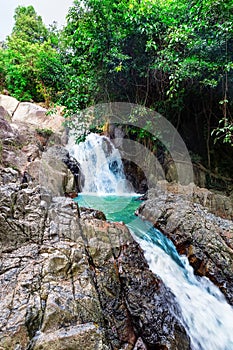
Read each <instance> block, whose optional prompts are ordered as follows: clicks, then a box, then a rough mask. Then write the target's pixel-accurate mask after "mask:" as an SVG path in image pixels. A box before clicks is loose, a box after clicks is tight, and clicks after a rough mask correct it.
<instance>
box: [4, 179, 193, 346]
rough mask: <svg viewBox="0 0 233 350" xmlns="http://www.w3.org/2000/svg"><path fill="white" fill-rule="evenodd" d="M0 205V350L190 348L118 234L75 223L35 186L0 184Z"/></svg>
mask: <svg viewBox="0 0 233 350" xmlns="http://www.w3.org/2000/svg"><path fill="white" fill-rule="evenodd" d="M0 198H1V202H0V210H1V216H0V232H1V235H0V239H1V244H2V253H1V274H0V283H1V287H2V290H1V299H0V308H1V310H2V312H1V315H0V348H2V349H4V350H13V349H14V350H15V349H16V348H17V347H18V349H21V350H22V349H25V350H26V349H29V348H30V349H37V350H39V349H48V348H49V349H51V350H52V349H54V350H55V349H56V350H57V349H59V350H63V349H64V350H65V349H90V350H92V349H93V350H94V349H106V350H107V349H121V350H123V349H127V350H131V349H133V348H134V347H135V346H136V345H135V344H138V343H139V344H140V342H139V340H138V338H139V337H141V339H142V341H141V343H142V342H143V343H144V345H143V346H144V349H145V348H148V349H150V348H151V349H152V348H163V347H164V348H166V347H167V348H169V349H171V350H177V349H180V350H185V349H190V342H189V338H188V336H187V334H186V332H185V330H184V328H183V326H182V324H181V322H180V321H179V319H180V310H179V307H178V306H176V303H175V299H174V296H173V295H172V293H171V292H170V291H169V290H168V289H167V288H166V287H165V286H164V284H163V282H162V281H161V280H160V279H159V278H158V277H157V276H155V275H153V274H152V273H151V272H150V270H149V268H148V265H147V263H146V261H145V259H144V256H143V253H142V251H141V249H140V248H139V246H138V244H137V243H136V242H135V241H134V240H133V238H132V236H131V235H130V233H129V231H128V229H127V227H126V226H125V225H122V224H120V223H115V224H114V223H109V222H106V221H101V220H97V219H92V220H90V218H86V219H81V218H80V217H79V210H78V207H77V205H76V204H75V203H74V202H73V201H72V200H71V199H69V198H64V197H57V198H52V197H51V196H50V195H49V194H48V193H47V194H46V193H45V192H43V191H40V189H39V188H38V187H36V188H21V187H20V186H19V185H17V184H11V185H8V186H7V185H5V186H2V187H1V195H0ZM143 324H144V325H143ZM138 346H139V345H137V347H138Z"/></svg>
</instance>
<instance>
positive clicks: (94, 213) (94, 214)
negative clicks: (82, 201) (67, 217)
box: [79, 207, 106, 221]
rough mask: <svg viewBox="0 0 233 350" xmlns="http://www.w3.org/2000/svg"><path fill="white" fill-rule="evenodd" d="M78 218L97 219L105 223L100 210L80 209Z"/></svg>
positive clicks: (104, 217)
mask: <svg viewBox="0 0 233 350" xmlns="http://www.w3.org/2000/svg"><path fill="white" fill-rule="evenodd" d="M79 210H80V216H81V218H82V219H99V220H103V221H106V216H105V215H104V213H103V212H102V211H100V210H96V209H91V208H84V207H80V208H79Z"/></svg>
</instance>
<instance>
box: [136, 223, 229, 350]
mask: <svg viewBox="0 0 233 350" xmlns="http://www.w3.org/2000/svg"><path fill="white" fill-rule="evenodd" d="M143 227H144V229H143ZM147 229H148V226H147V227H146V226H145V225H144V223H141V224H140V227H139V230H140V231H141V232H140V237H143V235H145V232H146V230H147ZM131 230H132V231H133V232H135V233H136V235H134V237H135V239H136V241H138V243H139V244H140V246H141V247H142V249H143V251H144V255H145V258H146V260H147V262H148V264H149V266H150V269H151V270H152V272H154V273H155V274H157V275H158V276H159V277H160V278H161V279H162V280H163V282H164V283H165V285H166V286H167V287H169V288H170V289H171V291H172V292H173V294H174V295H175V297H176V300H177V302H178V304H179V305H180V308H181V311H182V316H183V320H184V326H185V328H186V330H187V331H188V334H189V335H190V338H191V342H192V348H193V349H194V350H232V349H233V308H232V307H231V306H230V305H229V304H228V303H227V301H226V300H225V297H224V296H223V294H222V293H221V292H220V290H219V289H218V288H217V287H216V286H215V285H214V284H213V283H212V282H211V281H210V280H209V279H207V278H205V277H201V278H200V277H197V276H195V275H194V273H193V269H192V267H191V266H190V265H189V262H188V259H187V258H186V257H184V256H182V257H178V255H177V258H179V259H180V262H181V264H177V261H175V260H174V259H172V258H171V255H168V254H167V253H166V252H165V251H164V250H163V249H161V248H160V247H158V246H157V245H156V244H155V243H153V242H152V241H150V239H149V240H144V239H142V238H139V234H138V233H139V231H138V227H137V228H136V227H135V228H134V229H133V228H132V227H131ZM160 234H161V233H160ZM149 235H150V233H148V236H149ZM169 243H170V242H169ZM170 254H171V252H170ZM175 254H177V253H176V251H175V248H174V252H173V255H175Z"/></svg>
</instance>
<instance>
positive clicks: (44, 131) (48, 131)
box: [36, 128, 53, 138]
mask: <svg viewBox="0 0 233 350" xmlns="http://www.w3.org/2000/svg"><path fill="white" fill-rule="evenodd" d="M36 132H37V134H38V135H40V136H43V137H47V138H48V137H50V136H51V135H53V131H52V130H51V129H40V128H37V129H36Z"/></svg>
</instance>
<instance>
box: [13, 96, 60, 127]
mask: <svg viewBox="0 0 233 350" xmlns="http://www.w3.org/2000/svg"><path fill="white" fill-rule="evenodd" d="M12 121H13V122H23V123H27V124H30V125H33V126H35V127H37V128H39V129H51V130H52V131H53V132H56V133H59V132H63V130H64V127H63V122H64V118H63V117H62V116H61V115H59V114H56V115H47V109H45V108H43V107H41V106H39V105H36V104H34V103H30V102H21V103H19V105H18V107H17V109H16V111H15V113H14V115H13V118H12Z"/></svg>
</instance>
